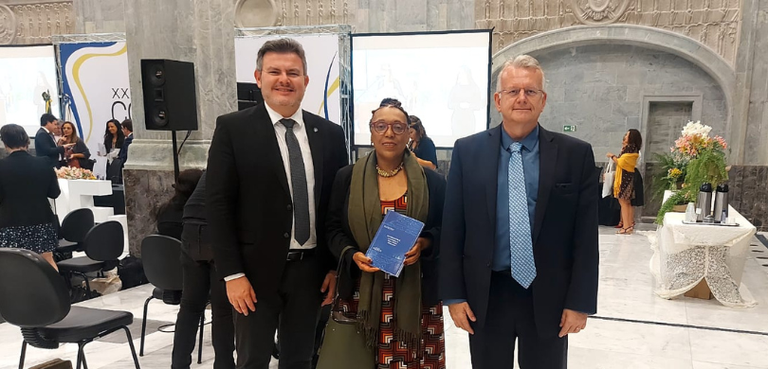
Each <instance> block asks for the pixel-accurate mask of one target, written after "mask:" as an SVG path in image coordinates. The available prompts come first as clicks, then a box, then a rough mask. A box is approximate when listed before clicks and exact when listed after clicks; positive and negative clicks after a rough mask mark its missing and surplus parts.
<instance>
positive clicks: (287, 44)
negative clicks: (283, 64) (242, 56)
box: [256, 38, 307, 75]
mask: <svg viewBox="0 0 768 369" xmlns="http://www.w3.org/2000/svg"><path fill="white" fill-rule="evenodd" d="M269 52H272V53H279V54H296V55H298V57H299V58H300V59H301V64H302V66H303V67H304V75H307V56H306V55H304V47H302V46H301V44H300V43H299V42H298V41H296V40H294V39H292V38H278V39H277V40H270V41H267V42H265V43H264V45H263V46H261V49H259V53H258V56H257V58H256V70H257V71H259V72H261V67H262V66H263V64H262V63H263V61H264V55H266V54H267V53H269Z"/></svg>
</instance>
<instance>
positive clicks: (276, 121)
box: [224, 103, 317, 282]
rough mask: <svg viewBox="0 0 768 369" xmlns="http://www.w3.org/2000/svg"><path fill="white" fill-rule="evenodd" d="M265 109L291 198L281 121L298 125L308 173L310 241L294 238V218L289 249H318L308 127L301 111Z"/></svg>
mask: <svg viewBox="0 0 768 369" xmlns="http://www.w3.org/2000/svg"><path fill="white" fill-rule="evenodd" d="M264 107H266V108H267V113H268V114H269V118H270V120H271V121H272V127H273V128H274V129H275V136H276V137H277V146H278V147H279V148H280V156H281V157H282V159H283V167H284V169H285V178H287V179H288V189H289V190H290V191H291V198H293V184H292V183H291V166H290V165H291V164H290V160H289V157H288V144H287V143H286V142H285V132H286V128H285V126H284V125H283V124H282V123H280V119H283V118H288V119H293V120H294V121H295V122H296V124H294V125H293V133H294V134H295V135H296V139H297V140H298V141H299V147H301V157H302V159H303V160H304V171H305V172H306V173H307V192H308V193H307V195H308V201H309V204H308V205H309V239H308V240H307V242H305V243H304V244H303V245H300V244H299V243H298V242H297V241H296V239H295V238H294V235H295V231H296V217H295V216H294V217H293V226H292V227H291V243H290V245H289V248H290V249H291V250H308V249H313V248H315V247H317V232H316V228H315V218H316V216H315V212H316V211H317V210H316V209H315V166H314V161H313V160H312V151H311V150H310V147H309V137H308V136H307V130H306V126H305V125H304V117H303V112H302V110H301V109H298V110H296V112H295V113H293V115H292V116H290V117H283V116H282V115H281V114H280V113H278V112H276V111H274V110H273V109H272V108H270V107H269V104H267V103H265V104H264ZM244 276H245V274H244V273H237V274H233V275H230V276H227V277H225V278H224V280H225V281H227V282H228V281H231V280H233V279H237V278H240V277H244Z"/></svg>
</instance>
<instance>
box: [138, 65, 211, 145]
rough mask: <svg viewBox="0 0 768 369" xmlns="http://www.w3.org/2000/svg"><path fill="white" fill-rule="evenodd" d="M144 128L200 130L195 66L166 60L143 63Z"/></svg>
mask: <svg viewBox="0 0 768 369" xmlns="http://www.w3.org/2000/svg"><path fill="white" fill-rule="evenodd" d="M141 76H142V79H141V81H142V82H141V86H142V90H143V91H144V124H145V125H146V127H147V129H148V130H160V131H188V130H192V131H194V130H197V95H196V93H195V65H194V64H193V63H189V62H181V61H175V60H165V59H142V60H141Z"/></svg>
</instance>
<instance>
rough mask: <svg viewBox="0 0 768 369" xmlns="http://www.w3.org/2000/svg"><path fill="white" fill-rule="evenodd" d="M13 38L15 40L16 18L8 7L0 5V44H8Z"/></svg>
mask: <svg viewBox="0 0 768 369" xmlns="http://www.w3.org/2000/svg"><path fill="white" fill-rule="evenodd" d="M14 38H16V16H15V15H14V14H13V12H12V11H11V9H10V8H9V7H7V6H5V5H0V44H2V45H7V44H10V43H11V42H13V39H14Z"/></svg>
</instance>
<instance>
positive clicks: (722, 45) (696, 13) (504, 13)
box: [475, 0, 741, 63]
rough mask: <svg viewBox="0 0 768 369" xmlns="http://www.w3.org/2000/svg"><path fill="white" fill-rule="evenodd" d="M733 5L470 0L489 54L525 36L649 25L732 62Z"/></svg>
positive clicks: (682, 0)
mask: <svg viewBox="0 0 768 369" xmlns="http://www.w3.org/2000/svg"><path fill="white" fill-rule="evenodd" d="M739 7H740V2H739V1H729V0H722V1H712V0H704V1H697V0H475V14H476V18H477V19H476V20H475V27H477V28H493V29H494V31H493V33H494V43H493V48H494V51H498V50H500V49H502V48H504V47H505V46H507V45H509V44H511V43H514V42H516V41H519V40H521V39H524V38H526V37H529V36H532V35H535V34H538V33H541V32H546V31H551V30H555V29H560V28H564V27H570V26H577V25H580V24H609V23H626V24H637V25H644V26H651V27H656V28H661V29H665V30H668V31H672V32H676V33H679V34H683V35H685V36H688V37H691V38H693V39H694V40H697V41H699V42H701V43H703V44H705V45H707V46H708V47H709V48H711V49H712V50H714V51H715V52H717V53H718V54H719V55H720V56H722V57H723V58H724V59H725V60H727V61H729V62H731V63H733V61H734V60H735V58H736V51H737V46H738V40H737V38H738V29H739V22H740V19H741V16H740V8H739Z"/></svg>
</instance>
